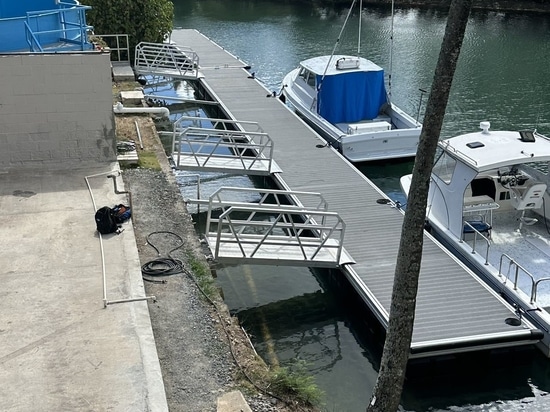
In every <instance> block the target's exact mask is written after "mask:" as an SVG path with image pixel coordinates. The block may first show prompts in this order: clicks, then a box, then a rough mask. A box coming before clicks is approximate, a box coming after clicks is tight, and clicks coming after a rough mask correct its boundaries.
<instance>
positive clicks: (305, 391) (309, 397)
mask: <svg viewBox="0 0 550 412" xmlns="http://www.w3.org/2000/svg"><path fill="white" fill-rule="evenodd" d="M270 389H271V390H272V391H273V392H274V393H276V394H277V395H280V396H282V397H285V398H289V399H293V400H296V401H298V402H300V403H302V404H303V405H306V406H315V407H316V406H321V403H322V400H323V397H324V392H323V391H322V390H321V389H319V387H318V386H317V384H316V383H315V378H314V377H313V376H311V375H309V373H308V372H307V370H306V364H305V362H304V361H298V362H296V363H295V364H293V365H292V366H289V367H284V368H283V367H276V368H274V369H273V370H272V372H271V388H270Z"/></svg>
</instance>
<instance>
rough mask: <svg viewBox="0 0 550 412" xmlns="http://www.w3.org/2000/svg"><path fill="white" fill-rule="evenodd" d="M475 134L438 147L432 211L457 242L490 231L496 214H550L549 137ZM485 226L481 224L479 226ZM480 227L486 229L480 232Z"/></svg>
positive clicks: (521, 217) (485, 131)
mask: <svg viewBox="0 0 550 412" xmlns="http://www.w3.org/2000/svg"><path fill="white" fill-rule="evenodd" d="M487 123H488V122H483V123H482V129H483V130H482V132H479V133H471V134H466V135H462V136H458V137H454V138H452V139H449V140H444V141H441V142H440V143H439V147H438V153H437V156H436V162H435V164H434V167H433V170H432V183H431V185H430V193H429V197H428V213H429V214H430V218H435V219H437V221H438V222H439V223H440V224H441V225H442V226H444V227H447V229H449V230H450V231H451V232H452V233H453V234H454V235H455V236H456V237H457V238H460V237H461V236H462V234H463V232H468V231H473V227H474V228H476V229H477V230H479V231H480V232H482V231H489V230H490V228H491V224H492V215H493V211H496V210H499V211H501V212H505V211H509V212H514V211H517V213H518V221H519V222H522V221H523V222H526V221H527V219H526V218H525V212H526V211H530V212H532V213H533V214H535V215H537V216H540V217H542V218H544V219H546V217H547V216H550V195H549V194H548V192H547V189H548V187H549V186H550V177H549V175H548V170H549V162H550V139H548V138H546V137H545V136H543V135H540V134H538V133H536V132H500V131H498V132H489V125H488V124H487ZM480 222H481V223H480ZM480 229H481V230H480Z"/></svg>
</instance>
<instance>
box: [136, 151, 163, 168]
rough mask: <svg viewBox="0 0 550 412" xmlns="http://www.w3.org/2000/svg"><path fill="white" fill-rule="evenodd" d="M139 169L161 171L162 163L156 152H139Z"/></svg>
mask: <svg viewBox="0 0 550 412" xmlns="http://www.w3.org/2000/svg"><path fill="white" fill-rule="evenodd" d="M138 157H139V167H143V168H146V169H152V170H157V171H158V170H161V168H160V163H159V160H158V158H157V154H156V153H155V152H151V151H148V150H142V151H140V152H138Z"/></svg>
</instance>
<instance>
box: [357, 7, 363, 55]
mask: <svg viewBox="0 0 550 412" xmlns="http://www.w3.org/2000/svg"><path fill="white" fill-rule="evenodd" d="M362 14H363V0H359V29H358V31H359V33H358V36H357V57H359V56H361V20H362V19H361V16H362Z"/></svg>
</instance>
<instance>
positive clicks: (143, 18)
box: [85, 0, 174, 60]
mask: <svg viewBox="0 0 550 412" xmlns="http://www.w3.org/2000/svg"><path fill="white" fill-rule="evenodd" d="M85 3H86V4H87V5H89V6H91V7H92V9H91V10H88V11H87V14H86V17H87V21H88V23H89V24H90V25H92V26H93V27H94V33H95V34H96V35H98V36H101V35H107V34H127V35H128V46H129V48H130V56H128V57H129V58H130V60H132V59H133V53H132V51H133V50H134V48H135V46H136V45H137V44H138V43H140V42H142V41H144V42H152V43H162V42H163V41H164V40H165V39H166V38H167V36H168V35H169V34H170V33H171V32H172V28H173V20H174V4H173V3H172V2H171V1H170V0H86V1H85Z"/></svg>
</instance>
